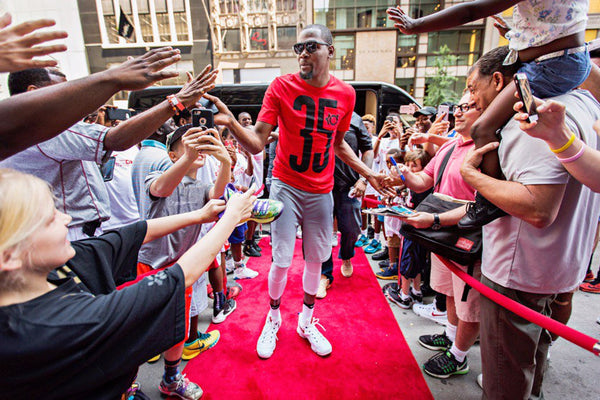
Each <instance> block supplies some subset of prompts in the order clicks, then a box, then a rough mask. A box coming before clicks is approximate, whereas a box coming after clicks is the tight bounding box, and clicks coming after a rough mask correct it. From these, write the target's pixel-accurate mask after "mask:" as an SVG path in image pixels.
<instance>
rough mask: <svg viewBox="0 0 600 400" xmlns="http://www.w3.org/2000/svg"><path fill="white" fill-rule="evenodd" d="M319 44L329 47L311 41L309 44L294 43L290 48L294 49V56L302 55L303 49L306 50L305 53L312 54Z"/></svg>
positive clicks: (325, 44)
mask: <svg viewBox="0 0 600 400" xmlns="http://www.w3.org/2000/svg"><path fill="white" fill-rule="evenodd" d="M320 44H322V45H324V46H331V45H330V44H329V43H325V42H317V41H316V40H311V41H309V42H300V43H296V44H295V45H294V46H292V48H293V49H294V53H296V54H302V52H303V51H304V49H306V51H308V52H309V53H311V54H312V53H314V52H315V51H317V49H318V48H319V45H320Z"/></svg>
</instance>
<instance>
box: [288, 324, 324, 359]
mask: <svg viewBox="0 0 600 400" xmlns="http://www.w3.org/2000/svg"><path fill="white" fill-rule="evenodd" d="M317 325H319V326H320V327H321V328H323V325H321V324H319V320H318V319H317V318H313V319H312V321H311V322H310V324H308V325H307V326H304V327H302V326H301V325H300V318H298V328H297V329H296V331H297V332H298V335H300V337H302V338H304V339H306V340H308V342H309V343H310V348H311V349H312V351H314V352H315V353H317V354H318V355H320V356H321V357H324V356H327V355H329V354H331V351H332V348H331V343H329V340H327V339H326V338H325V336H323V334H322V333H321V332H319V330H318V329H317ZM323 330H325V328H323Z"/></svg>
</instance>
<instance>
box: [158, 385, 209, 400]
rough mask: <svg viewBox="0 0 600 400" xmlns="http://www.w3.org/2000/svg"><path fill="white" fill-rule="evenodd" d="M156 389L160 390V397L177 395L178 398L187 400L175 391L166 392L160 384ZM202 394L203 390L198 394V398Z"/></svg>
mask: <svg viewBox="0 0 600 400" xmlns="http://www.w3.org/2000/svg"><path fill="white" fill-rule="evenodd" d="M158 391H159V392H160V397H162V398H166V397H177V398H178V399H182V400H187V399H186V398H185V397H183V396H181V395H179V394H177V393H175V392H168V391H165V390H163V389H162V387H161V386H160V385H159V386H158ZM203 395H204V392H202V394H201V395H200V397H199V398H201V397H202V396H203Z"/></svg>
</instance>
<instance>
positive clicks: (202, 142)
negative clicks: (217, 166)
mask: <svg viewBox="0 0 600 400" xmlns="http://www.w3.org/2000/svg"><path fill="white" fill-rule="evenodd" d="M218 135H219V133H218V132H217V130H216V129H207V130H205V131H203V133H202V135H201V136H200V137H199V138H198V142H199V146H198V147H197V150H198V151H199V152H200V153H201V154H205V155H211V156H213V157H215V158H216V159H217V160H219V161H221V162H222V163H227V164H229V165H231V157H230V155H229V152H228V151H227V149H226V148H225V146H224V145H223V142H222V141H221V140H220V139H217V136H218Z"/></svg>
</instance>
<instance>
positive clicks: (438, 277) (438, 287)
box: [429, 253, 481, 322]
mask: <svg viewBox="0 0 600 400" xmlns="http://www.w3.org/2000/svg"><path fill="white" fill-rule="evenodd" d="M456 266H457V267H459V268H460V269H462V270H463V271H465V272H467V267H466V266H464V265H458V264H456ZM473 278H475V279H477V280H481V262H480V261H478V262H477V263H476V264H475V268H474V269H473ZM429 284H430V286H431V288H432V289H433V290H435V291H436V292H439V293H442V294H445V295H446V296H448V297H454V305H455V306H456V314H457V315H458V318H459V319H461V320H462V321H465V322H479V296H480V295H479V292H478V291H477V290H475V289H471V290H469V295H468V296H467V301H461V298H462V295H463V290H464V288H465V283H464V282H463V281H462V279H460V278H459V277H458V276H456V275H454V274H453V273H452V272H451V271H450V270H449V269H448V268H446V266H445V265H444V264H443V263H442V261H441V260H440V259H439V258H438V256H437V255H436V254H433V253H431V278H430V282H429Z"/></svg>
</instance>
